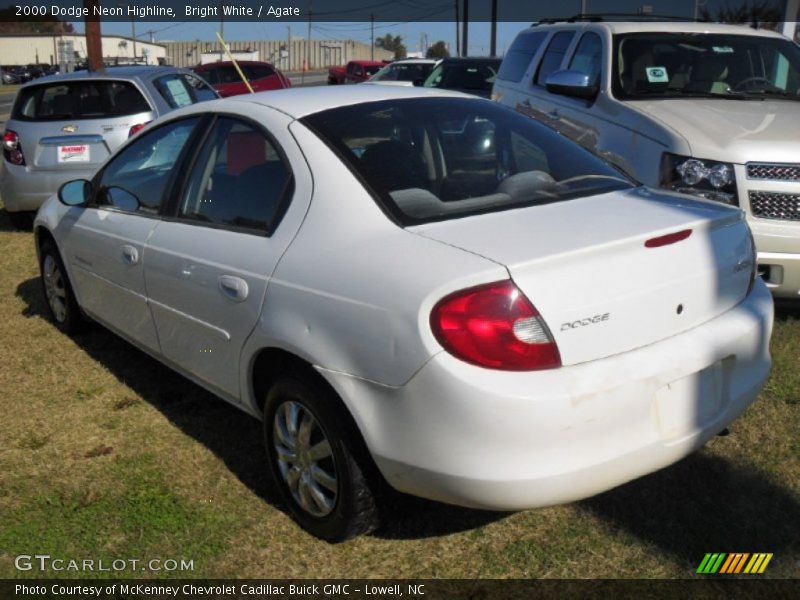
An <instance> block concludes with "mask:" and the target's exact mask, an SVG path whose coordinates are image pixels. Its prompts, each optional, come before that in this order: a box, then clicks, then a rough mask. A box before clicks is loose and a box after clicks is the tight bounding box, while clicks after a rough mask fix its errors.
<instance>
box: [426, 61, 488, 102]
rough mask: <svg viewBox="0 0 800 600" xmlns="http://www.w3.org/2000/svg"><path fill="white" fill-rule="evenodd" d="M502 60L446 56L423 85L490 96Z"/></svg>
mask: <svg viewBox="0 0 800 600" xmlns="http://www.w3.org/2000/svg"><path fill="white" fill-rule="evenodd" d="M500 62H501V59H499V58H475V57H472V58H470V57H466V58H445V59H443V60H441V61H440V62H439V64H437V65H436V67H435V68H434V69H433V71H432V72H431V74H430V75H428V78H427V79H426V80H425V81H424V82H423V83H422V84H421V85H422V86H423V87H432V88H441V89H445V90H455V91H458V92H464V93H465V94H473V95H475V96H481V97H482V98H488V97H489V95H490V94H491V93H492V85H493V84H494V78H495V76H496V75H497V69H499V68H500Z"/></svg>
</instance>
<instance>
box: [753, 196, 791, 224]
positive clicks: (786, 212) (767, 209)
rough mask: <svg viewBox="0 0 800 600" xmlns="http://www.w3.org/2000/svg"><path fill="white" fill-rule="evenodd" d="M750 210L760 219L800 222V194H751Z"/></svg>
mask: <svg viewBox="0 0 800 600" xmlns="http://www.w3.org/2000/svg"><path fill="white" fill-rule="evenodd" d="M749 196H750V210H751V212H752V213H753V216H754V217H758V218H760V219H780V220H782V221H800V194H782V193H780V192H750V193H749Z"/></svg>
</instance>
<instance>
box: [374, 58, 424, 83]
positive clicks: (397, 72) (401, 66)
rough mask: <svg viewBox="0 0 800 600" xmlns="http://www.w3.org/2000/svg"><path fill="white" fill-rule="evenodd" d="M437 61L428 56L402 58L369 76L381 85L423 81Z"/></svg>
mask: <svg viewBox="0 0 800 600" xmlns="http://www.w3.org/2000/svg"><path fill="white" fill-rule="evenodd" d="M437 62H438V61H436V60H433V59H430V58H404V59H401V60H396V61H394V62H392V63H389V64H388V65H386V66H385V67H383V68H382V69H381V70H380V71H378V72H377V73H375V75H373V76H372V77H370V78H369V80H368V81H369V82H370V83H379V84H382V85H413V84H414V82H415V81H417V82H424V81H425V80H426V79H427V78H428V75H430V74H431V71H432V70H433V67H434V66H435V65H436V63H437Z"/></svg>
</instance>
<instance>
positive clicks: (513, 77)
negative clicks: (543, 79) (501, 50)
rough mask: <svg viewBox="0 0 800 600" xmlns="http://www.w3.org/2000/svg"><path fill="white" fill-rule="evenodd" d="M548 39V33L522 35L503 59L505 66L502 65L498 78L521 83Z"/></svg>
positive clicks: (534, 32) (524, 33) (526, 33)
mask: <svg viewBox="0 0 800 600" xmlns="http://www.w3.org/2000/svg"><path fill="white" fill-rule="evenodd" d="M546 37H547V32H546V31H526V32H523V33H520V34H519V35H518V36H517V39H515V40H514V42H513V43H512V44H511V47H510V48H509V49H508V52H507V53H506V56H505V58H503V64H501V65H500V70H499V71H498V72H497V78H498V79H503V80H505V81H513V82H515V83H517V82H519V81H520V80H521V79H522V76H523V75H524V74H525V71H527V70H528V65H530V64H531V60H532V59H533V57H534V55H535V54H536V53H537V52H538V51H539V46H541V45H542V42H543V41H544V40H545V38H546Z"/></svg>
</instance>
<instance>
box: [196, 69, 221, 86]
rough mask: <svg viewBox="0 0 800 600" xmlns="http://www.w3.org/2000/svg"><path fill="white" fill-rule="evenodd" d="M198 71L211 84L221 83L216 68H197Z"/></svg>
mask: <svg viewBox="0 0 800 600" xmlns="http://www.w3.org/2000/svg"><path fill="white" fill-rule="evenodd" d="M196 73H197V74H198V75H200V77H202V78H203V79H205V80H206V81H207V82H208V83H210V84H211V85H216V84H218V83H219V75H217V70H216V69H197V70H196Z"/></svg>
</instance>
